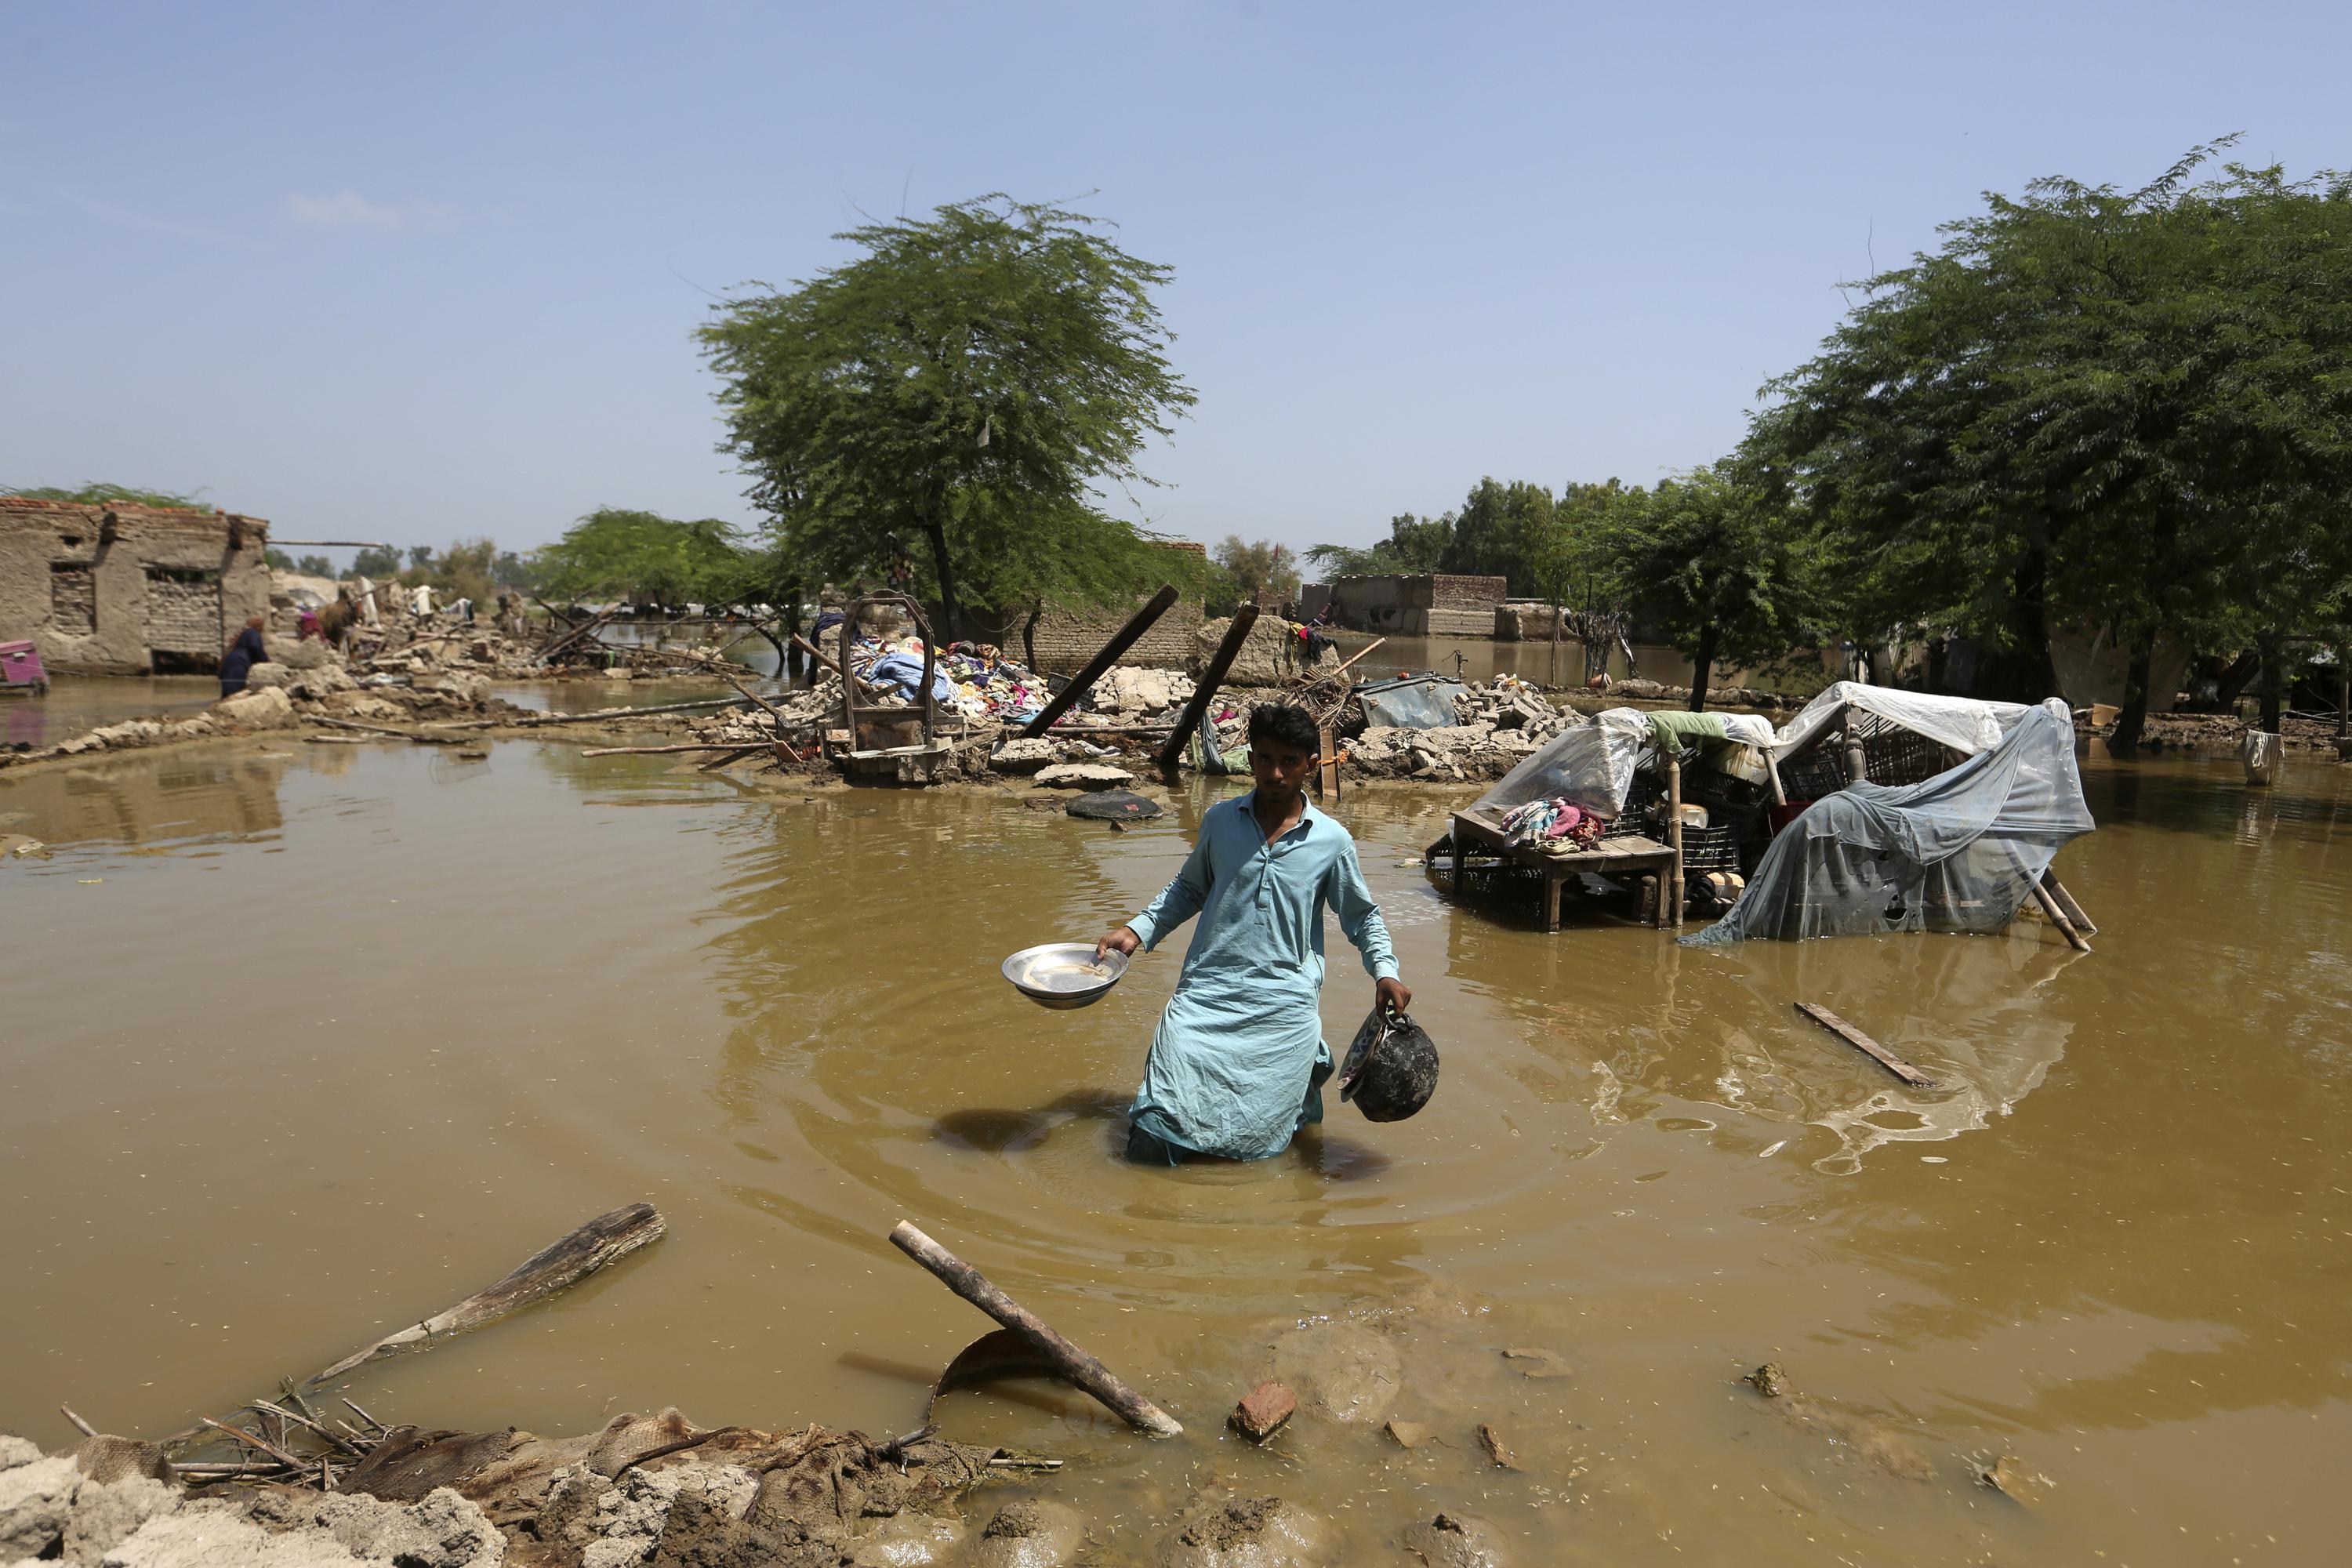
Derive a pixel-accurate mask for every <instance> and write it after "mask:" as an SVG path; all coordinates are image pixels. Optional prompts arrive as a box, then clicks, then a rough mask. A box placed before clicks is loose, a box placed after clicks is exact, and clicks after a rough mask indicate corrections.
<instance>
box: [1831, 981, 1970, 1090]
mask: <svg viewBox="0 0 2352 1568" xmlns="http://www.w3.org/2000/svg"><path fill="white" fill-rule="evenodd" d="M1797 1011H1798V1012H1800V1013H1802V1014H1803V1015H1804V1016H1806V1017H1808V1018H1811V1020H1812V1021H1813V1022H1814V1023H1816V1024H1819V1025H1820V1026H1822V1028H1824V1029H1827V1030H1828V1031H1829V1032H1830V1033H1831V1034H1832V1035H1835V1036H1836V1037H1838V1038H1839V1039H1841V1040H1843V1041H1844V1042H1845V1043H1846V1044H1847V1045H1849V1046H1852V1047H1853V1048H1854V1049H1855V1050H1858V1051H1860V1052H1862V1053H1863V1054H1864V1056H1867V1057H1869V1058H1871V1059H1873V1060H1874V1061H1875V1062H1877V1063H1878V1065H1879V1066H1880V1067H1883V1068H1885V1069H1886V1070H1887V1071H1888V1072H1891V1073H1893V1074H1894V1075H1895V1077H1896V1078H1899V1079H1902V1080H1903V1081H1904V1082H1905V1083H1907V1084H1909V1085H1911V1087H1913V1088H1914V1089H1933V1088H1935V1087H1936V1080H1935V1079H1931V1078H1929V1077H1928V1076H1927V1074H1926V1073H1923V1072H1921V1071H1920V1070H1919V1069H1918V1068H1915V1067H1913V1066H1912V1065H1911V1064H1910V1063H1909V1062H1906V1061H1905V1060H1904V1059H1903V1058H1901V1057H1898V1056H1896V1055H1895V1053H1894V1052H1893V1051H1890V1050H1888V1049H1887V1048H1886V1047H1885V1046H1882V1045H1880V1044H1879V1043H1878V1042H1877V1041H1876V1040H1874V1039H1872V1038H1871V1037H1869V1036H1868V1035H1865V1034H1864V1033H1863V1032H1862V1031H1861V1030H1860V1029H1857V1028H1855V1027H1854V1026H1853V1025H1852V1024H1849V1023H1847V1022H1846V1021H1845V1020H1844V1019H1843V1018H1841V1017H1839V1016H1837V1015H1836V1014H1835V1013H1832V1012H1831V1011H1830V1010H1829V1009H1828V1008H1827V1007H1824V1006H1822V1005H1821V1004H1820V1003H1818V1002H1800V1003H1798V1004H1797Z"/></svg>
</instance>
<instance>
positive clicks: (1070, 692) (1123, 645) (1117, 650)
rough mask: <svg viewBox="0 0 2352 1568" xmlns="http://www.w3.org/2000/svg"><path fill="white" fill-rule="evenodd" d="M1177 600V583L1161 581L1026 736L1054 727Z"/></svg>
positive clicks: (1031, 725) (1026, 732)
mask: <svg viewBox="0 0 2352 1568" xmlns="http://www.w3.org/2000/svg"><path fill="white" fill-rule="evenodd" d="M1175 602H1176V584H1173V583H1162V584H1160V592H1158V593H1157V594H1154V595H1151V597H1150V600H1148V601H1147V602H1146V603H1145V605H1144V606H1143V608H1141V609H1139V610H1138V611H1136V612H1135V614H1134V615H1132V616H1129V617H1128V620H1127V625H1125V626H1121V627H1119V628H1118V630H1117V631H1115V632H1113V633H1112V634H1111V637H1110V641H1108V642H1107V643H1105V644H1103V645H1102V647H1101V649H1100V650H1099V651H1098V652H1097V653H1096V655H1095V656H1094V658H1090V659H1088V660H1087V667H1086V668H1084V669H1082V670H1080V671H1078V673H1077V674H1076V676H1075V677H1074V678H1072V679H1071V681H1070V683H1069V684H1068V685H1067V686H1065V687H1064V688H1062V692H1061V695H1060V696H1058V697H1056V698H1055V699H1054V700H1052V701H1051V702H1048V703H1046V704H1045V711H1044V712H1042V713H1040V714H1038V715H1037V717H1035V718H1034V719H1032V720H1030V721H1029V723H1028V727H1027V728H1025V729H1024V730H1023V731H1021V733H1022V734H1023V735H1024V737H1032V738H1034V737H1035V736H1038V735H1042V734H1044V733H1045V731H1048V730H1050V729H1052V728H1053V727H1054V721H1055V720H1056V719H1059V718H1060V717H1061V716H1062V715H1063V714H1065V713H1066V712H1068V711H1069V710H1070V704H1071V703H1073V702H1076V700H1078V699H1079V698H1081V697H1084V696H1085V695H1086V694H1087V692H1088V691H1089V690H1091V689H1093V688H1094V683H1095V682H1096V681H1097V680H1099V679H1102V674H1103V671H1105V670H1107V669H1108V668H1110V667H1111V666H1112V665H1114V664H1117V663H1118V656H1119V655H1120V654H1123V653H1125V652H1126V651H1127V650H1128V649H1129V648H1130V647H1134V646H1135V641H1136V639H1137V638H1138V637H1141V636H1142V635H1143V634H1144V633H1146V632H1148V631H1150V629H1151V623H1152V622H1154V621H1156V620H1158V619H1159V618H1160V616H1164V615H1166V614H1167V613H1168V606H1169V605H1173V604H1174V603H1175Z"/></svg>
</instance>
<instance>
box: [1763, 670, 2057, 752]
mask: <svg viewBox="0 0 2352 1568" xmlns="http://www.w3.org/2000/svg"><path fill="white" fill-rule="evenodd" d="M1847 707H1853V708H1859V709H1860V710H1863V711H1864V713H1868V714H1872V715H1874V716H1875V717H1877V718H1879V719H1883V720H1885V721H1886V722H1888V723H1890V724H1898V725H1901V726H1902V727H1903V728H1904V729H1906V730H1909V731H1912V732H1914V733H1915V734H1920V735H1925V736H1927V738H1928V739H1929V740H1931V741H1939V742H1942V743H1943V744H1945V745H1947V746H1949V747H1951V748H1952V750H1954V751H1956V752H1959V753H1960V754H1961V755H1962V756H1964V757H1973V756H1975V755H1976V754H1977V753H1978V752H1989V751H1990V750H1992V749H1993V748H1994V747H1995V746H1998V745H2000V738H2001V737H2002V736H2003V735H2006V734H2008V733H2009V732H2010V731H2012V730H2014V729H2016V728H2017V726H2018V725H2019V724H2020V723H2021V722H2023V721H2024V719H2025V716H2026V715H2027V714H2028V713H2031V712H2032V711H2033V710H2032V709H2031V708H2027V707H2024V706H2022V705H2021V704H2019V703H2015V702H1979V701H1978V700H1976V699H1975V698H1973V697H1934V696H1930V695H1929V694H1927V692H1924V691H1902V690H1898V689H1895V688H1894V687H1892V686H1864V684H1862V683H1861V682H1860V681H1858V680H1841V681H1838V682H1836V683H1835V684H1833V685H1832V686H1831V687H1830V688H1829V689H1827V690H1825V691H1823V692H1822V694H1821V695H1820V696H1819V697H1816V698H1814V699H1813V700H1811V702H1808V703H1806V704H1805V706H1804V708H1803V709H1802V710H1800V711H1799V713H1798V714H1797V716H1796V717H1795V718H1794V719H1791V720H1790V721H1789V722H1788V723H1787V724H1786V725H1785V726H1783V727H1782V729H1781V731H1780V734H1779V735H1778V736H1776V737H1775V738H1774V739H1773V742H1772V751H1773V754H1774V755H1776V756H1782V757H1785V756H1787V755H1789V754H1790V752H1798V751H1802V750H1803V749H1804V748H1805V747H1806V746H1808V745H1810V744H1811V743H1812V742H1813V740H1814V739H1815V738H1816V737H1818V736H1819V735H1820V734H1821V733H1822V731H1825V730H1827V729H1829V728H1830V727H1831V726H1832V725H1834V724H1835V723H1836V722H1837V720H1838V713H1839V710H1842V709H1844V708H1847Z"/></svg>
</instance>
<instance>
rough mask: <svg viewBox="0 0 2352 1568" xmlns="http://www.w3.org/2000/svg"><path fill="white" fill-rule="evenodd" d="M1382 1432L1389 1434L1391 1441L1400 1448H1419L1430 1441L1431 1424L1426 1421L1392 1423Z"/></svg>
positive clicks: (1382, 1428)
mask: <svg viewBox="0 0 2352 1568" xmlns="http://www.w3.org/2000/svg"><path fill="white" fill-rule="evenodd" d="M1381 1431H1383V1432H1385V1433H1387V1434H1388V1436H1389V1441H1390V1442H1391V1443H1394V1444H1395V1445H1396V1446H1397V1447H1400V1448H1418V1447H1421V1446H1422V1445H1423V1443H1426V1442H1428V1441H1429V1423H1428V1422H1426V1421H1391V1422H1390V1423H1389V1424H1388V1425H1387V1426H1383V1427H1381Z"/></svg>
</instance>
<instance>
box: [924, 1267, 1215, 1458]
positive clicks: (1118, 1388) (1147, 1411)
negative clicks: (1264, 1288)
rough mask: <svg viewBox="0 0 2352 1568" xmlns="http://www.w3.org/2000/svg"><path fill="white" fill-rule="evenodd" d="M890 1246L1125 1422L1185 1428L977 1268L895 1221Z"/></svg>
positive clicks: (1168, 1432)
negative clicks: (921, 1267) (896, 1224)
mask: <svg viewBox="0 0 2352 1568" xmlns="http://www.w3.org/2000/svg"><path fill="white" fill-rule="evenodd" d="M890 1245H891V1246H893V1247H897V1248H898V1250H899V1251H901V1252H903V1253H905V1254H906V1255H907V1256H908V1257H909V1258H913V1259H914V1260H915V1261H916V1262H918V1263H919V1264H921V1265H922V1266H923V1267H924V1268H928V1269H929V1270H930V1271H931V1272H932V1273H933V1274H934V1275H936V1276H937V1277H938V1279H939V1281H940V1284H942V1285H944V1286H946V1287H947V1288H948V1289H950V1290H952V1291H954V1292H955V1293H956V1294H957V1295H959V1296H961V1297H962V1298H963V1299H964V1300H967V1301H969V1302H971V1304H972V1305H973V1306H975V1307H977V1308H979V1309H980V1310H982V1311H983V1312H986V1313H987V1314H988V1315H989V1316H990V1317H992V1318H994V1319H995V1320H996V1321H998V1322H1000V1323H1003V1325H1004V1326H1005V1327H1006V1328H1008V1329H1011V1330H1012V1331H1013V1332H1014V1333H1016V1334H1019V1335H1020V1336H1021V1337H1022V1338H1023V1339H1024V1340H1027V1341H1028V1342H1029V1343H1030V1344H1031V1345H1032V1346H1033V1347H1034V1349H1035V1350H1036V1351H1037V1352H1038V1353H1039V1354H1041V1355H1043V1356H1044V1357H1045V1359H1046V1360H1047V1361H1049V1362H1051V1363H1054V1367H1055V1371H1057V1372H1059V1373H1061V1374H1062V1375H1063V1376H1064V1377H1066V1378H1068V1379H1069V1380H1070V1381H1071V1382H1072V1383H1074V1384H1076V1385H1077V1386H1078V1387H1080V1388H1082V1389H1084V1390H1086V1391H1087V1393H1088V1394H1093V1395H1094V1396H1095V1397H1096V1398H1097V1399H1099V1400H1101V1401H1102V1402H1103V1404H1105V1405H1108V1406H1109V1407H1110V1408H1111V1409H1112V1410H1114V1411H1117V1412H1118V1415H1120V1416H1121V1417H1122V1418H1124V1419H1125V1420H1126V1422H1127V1424H1128V1425H1129V1426H1134V1427H1137V1428H1139V1430H1142V1431H1145V1432H1151V1433H1156V1434H1158V1435H1159V1436H1163V1437H1172V1436H1176V1435H1177V1434H1178V1433H1180V1432H1181V1431H1183V1430H1184V1428H1183V1426H1182V1425H1181V1424H1180V1423H1179V1422H1178V1421H1177V1419H1176V1418H1175V1417H1174V1416H1172V1415H1169V1414H1168V1413H1167V1412H1166V1411H1164V1410H1162V1409H1160V1407H1159V1406H1158V1405H1154V1404H1152V1403H1151V1401H1150V1400H1149V1399H1146V1398H1144V1397H1143V1395H1141V1394H1138V1393H1136V1392H1135V1390H1133V1389H1131V1388H1129V1387H1128V1385H1127V1384H1123V1383H1121V1382H1120V1381H1119V1380H1118V1378H1117V1377H1115V1376H1113V1375H1112V1374H1111V1370H1110V1368H1108V1367H1107V1366H1105V1365H1103V1363H1100V1362H1098V1361H1097V1360H1096V1359H1095V1358H1094V1357H1092V1356H1090V1355H1088V1354H1087V1352H1084V1351H1082V1350H1080V1349H1079V1348H1078V1347H1077V1346H1076V1345H1074V1344H1072V1343H1071V1342H1069V1341H1067V1340H1066V1339H1064V1338H1063V1337H1062V1336H1061V1335H1059V1334H1057V1333H1055V1331H1053V1330H1052V1329H1051V1328H1049V1327H1048V1326H1047V1325H1046V1324H1045V1321H1043V1320H1041V1319H1039V1318H1038V1317H1037V1316H1036V1315H1035V1314H1034V1313H1032V1312H1031V1311H1029V1310H1028V1309H1026V1308H1024V1307H1023V1306H1022V1305H1021V1304H1020V1303H1019V1302H1018V1301H1015V1300H1013V1298H1012V1297H1010V1296H1008V1295H1006V1294H1005V1293H1004V1292H1003V1291H1002V1290H1000V1289H997V1288H996V1287H995V1286H993V1285H992V1284H990V1283H989V1282H988V1280H987V1279H986V1277H984V1276H983V1275H982V1273H981V1271H980V1270H979V1269H977V1268H973V1267H972V1266H971V1264H969V1263H966V1262H965V1261H964V1260H963V1259H962V1258H958V1257H957V1256H956V1255H955V1254H954V1253H952V1252H950V1251H949V1250H948V1249H947V1248H946V1247H941V1246H940V1244H939V1243H938V1242H936V1241H933V1240H932V1239H931V1238H930V1237H928V1236H925V1235H924V1234H923V1233H922V1232H921V1231H919V1230H917V1229H916V1228H915V1227H914V1226H911V1225H908V1223H907V1222H906V1221H905V1220H900V1221H899V1222H898V1226H896V1228H894V1229H893V1230H892V1231H891V1232H890Z"/></svg>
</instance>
